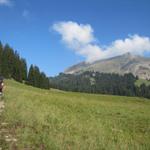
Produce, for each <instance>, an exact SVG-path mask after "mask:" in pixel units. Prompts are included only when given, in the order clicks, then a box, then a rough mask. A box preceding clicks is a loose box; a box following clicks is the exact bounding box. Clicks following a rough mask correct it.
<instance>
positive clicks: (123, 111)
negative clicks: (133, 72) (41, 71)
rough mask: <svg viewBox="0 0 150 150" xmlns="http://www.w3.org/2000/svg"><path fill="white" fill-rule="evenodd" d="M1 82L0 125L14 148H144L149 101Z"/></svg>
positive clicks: (149, 128)
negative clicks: (9, 133) (10, 136)
mask: <svg viewBox="0 0 150 150" xmlns="http://www.w3.org/2000/svg"><path fill="white" fill-rule="evenodd" d="M5 82H6V90H5V97H4V100H5V111H4V113H3V114H2V118H1V121H3V122H8V123H9V130H11V131H12V132H13V134H14V135H15V136H16V137H17V139H18V142H17V145H18V146H17V147H18V149H19V150H149V149H150V100H147V99H144V98H136V97H121V96H107V95H96V94H84V93H82V94H81V93H73V92H63V91H59V90H50V91H48V90H41V89H37V88H33V87H30V86H26V85H23V84H20V83H17V82H15V81H11V80H7V81H5Z"/></svg>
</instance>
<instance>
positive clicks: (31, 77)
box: [27, 65, 34, 86]
mask: <svg viewBox="0 0 150 150" xmlns="http://www.w3.org/2000/svg"><path fill="white" fill-rule="evenodd" d="M27 84H29V85H32V86H34V67H33V65H31V66H30V68H29V73H28V79H27Z"/></svg>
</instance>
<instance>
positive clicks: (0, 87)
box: [0, 77, 4, 96]
mask: <svg viewBox="0 0 150 150" xmlns="http://www.w3.org/2000/svg"><path fill="white" fill-rule="evenodd" d="M3 88H4V79H3V77H0V96H2V95H3Z"/></svg>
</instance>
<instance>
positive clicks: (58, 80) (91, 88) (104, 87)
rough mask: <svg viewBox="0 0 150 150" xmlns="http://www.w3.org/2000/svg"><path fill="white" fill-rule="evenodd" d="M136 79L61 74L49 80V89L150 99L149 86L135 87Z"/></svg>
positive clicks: (96, 73)
mask: <svg viewBox="0 0 150 150" xmlns="http://www.w3.org/2000/svg"><path fill="white" fill-rule="evenodd" d="M137 79H138V77H135V76H133V75H132V74H131V73H129V74H125V75H118V74H108V73H99V72H88V71H87V72H84V73H82V74H63V73H60V74H59V75H58V76H56V77H53V78H50V84H51V87H53V88H57V89H60V90H66V91H74V92H87V93H100V94H111V95H122V96H140V97H146V98H150V86H146V85H145V84H142V85H141V86H140V87H137V86H136V85H135V81H136V80H137Z"/></svg>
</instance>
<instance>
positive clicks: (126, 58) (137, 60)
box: [65, 53, 150, 79]
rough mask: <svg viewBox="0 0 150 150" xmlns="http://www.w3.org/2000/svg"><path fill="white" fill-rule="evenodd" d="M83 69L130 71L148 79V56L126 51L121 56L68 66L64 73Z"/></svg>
mask: <svg viewBox="0 0 150 150" xmlns="http://www.w3.org/2000/svg"><path fill="white" fill-rule="evenodd" d="M84 71H97V72H104V73H118V74H125V73H132V74H134V75H135V76H139V77H140V78H142V79H150V58H145V57H141V56H136V55H132V54H130V53H126V54H124V55H121V56H117V57H113V58H109V59H105V60H100V61H96V62H93V63H85V62H82V63H79V64H77V65H74V66H72V67H70V68H68V69H67V70H66V71H65V73H66V74H73V73H81V72H84Z"/></svg>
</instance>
